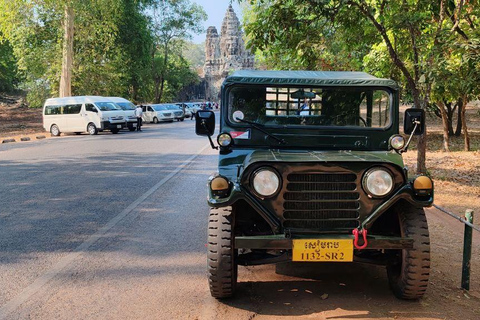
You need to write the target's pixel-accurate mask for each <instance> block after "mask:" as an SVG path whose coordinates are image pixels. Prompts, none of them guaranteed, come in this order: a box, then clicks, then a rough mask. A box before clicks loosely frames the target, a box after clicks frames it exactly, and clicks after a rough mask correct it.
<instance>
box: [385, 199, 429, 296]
mask: <svg viewBox="0 0 480 320" xmlns="http://www.w3.org/2000/svg"><path fill="white" fill-rule="evenodd" d="M396 211H397V215H398V219H399V224H400V235H401V236H402V237H407V238H412V239H413V248H411V249H403V250H395V255H394V257H393V259H392V260H391V261H390V263H389V264H388V265H387V276H388V282H389V284H390V288H391V289H392V291H393V293H394V294H395V296H396V297H397V298H399V299H405V300H416V299H420V298H421V297H422V296H423V295H424V294H425V291H426V290H427V286H428V279H429V276H430V236H429V233H428V224H427V219H426V217H425V212H424V211H423V209H422V208H415V207H412V206H409V205H405V206H402V207H401V208H400V207H397V208H396Z"/></svg>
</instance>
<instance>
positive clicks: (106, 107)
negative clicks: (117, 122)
mask: <svg viewBox="0 0 480 320" xmlns="http://www.w3.org/2000/svg"><path fill="white" fill-rule="evenodd" d="M95 104H96V105H97V107H98V109H100V110H102V111H114V110H122V108H120V107H119V106H117V105H116V104H115V103H114V102H95Z"/></svg>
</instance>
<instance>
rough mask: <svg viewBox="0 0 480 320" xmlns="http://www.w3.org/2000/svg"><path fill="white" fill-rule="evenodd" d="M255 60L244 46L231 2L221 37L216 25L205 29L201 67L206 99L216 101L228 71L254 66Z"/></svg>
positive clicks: (224, 19)
mask: <svg viewBox="0 0 480 320" xmlns="http://www.w3.org/2000/svg"><path fill="white" fill-rule="evenodd" d="M254 61H255V57H254V56H253V55H252V54H251V53H250V52H249V51H248V50H246V49H245V43H244V41H243V32H242V29H241V26H240V21H239V20H238V17H237V15H236V14H235V11H233V8H232V6H231V5H230V6H229V7H228V9H227V12H226V14H225V17H224V18H223V23H222V29H221V33H220V36H219V35H218V32H217V29H216V28H215V27H209V28H208V30H207V39H206V41H205V66H204V68H203V70H204V74H205V82H206V88H205V93H206V96H205V97H206V99H207V100H218V99H219V97H220V86H221V85H222V82H223V80H224V79H225V77H226V76H227V75H228V74H229V72H231V71H234V70H241V69H253V67H254Z"/></svg>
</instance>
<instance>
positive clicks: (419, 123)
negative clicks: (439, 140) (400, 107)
mask: <svg viewBox="0 0 480 320" xmlns="http://www.w3.org/2000/svg"><path fill="white" fill-rule="evenodd" d="M415 127H416V128H415ZM414 130H415V131H414ZM403 132H405V134H413V135H420V134H423V133H424V132H425V110H423V109H417V108H410V109H407V110H405V117H404V122H403Z"/></svg>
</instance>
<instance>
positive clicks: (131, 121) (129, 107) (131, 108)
mask: <svg viewBox="0 0 480 320" xmlns="http://www.w3.org/2000/svg"><path fill="white" fill-rule="evenodd" d="M106 98H107V99H109V100H110V101H113V102H115V103H116V104H117V105H118V106H119V107H120V108H122V110H123V112H124V113H125V125H126V127H127V128H128V130H130V131H135V130H136V129H137V117H136V116H135V105H134V104H133V103H132V102H130V101H128V100H127V99H124V98H121V97H106Z"/></svg>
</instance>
